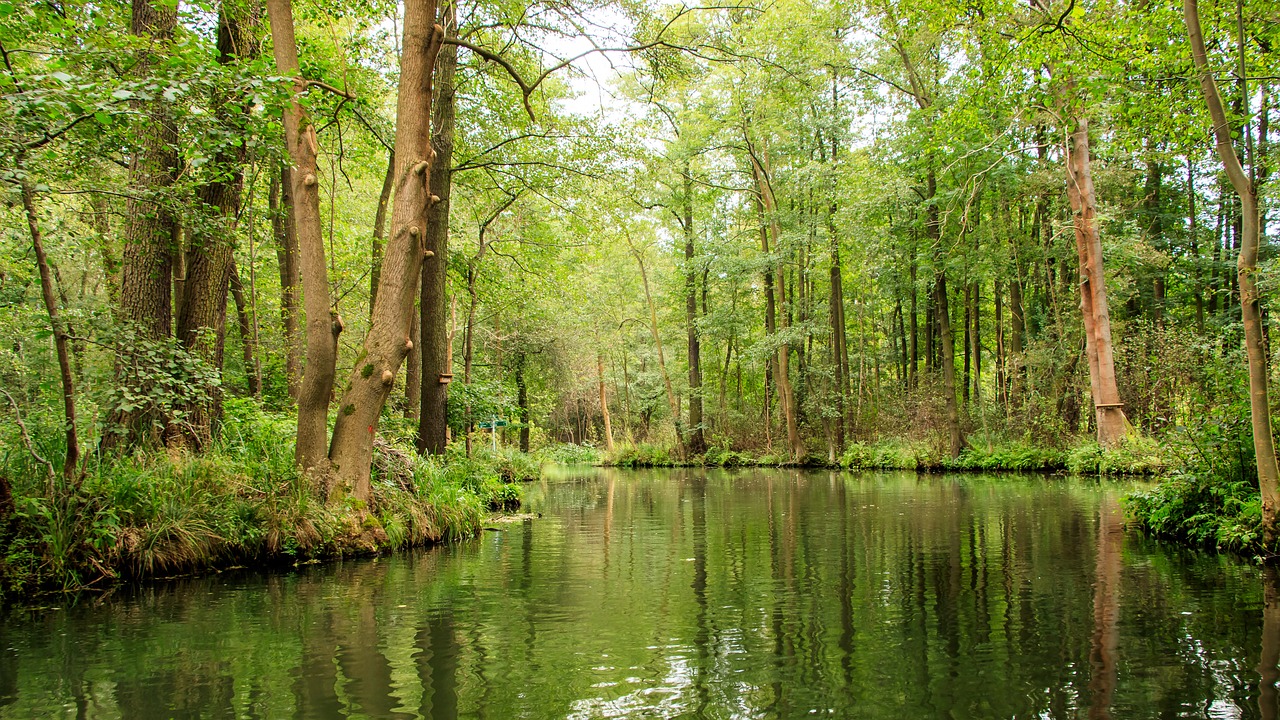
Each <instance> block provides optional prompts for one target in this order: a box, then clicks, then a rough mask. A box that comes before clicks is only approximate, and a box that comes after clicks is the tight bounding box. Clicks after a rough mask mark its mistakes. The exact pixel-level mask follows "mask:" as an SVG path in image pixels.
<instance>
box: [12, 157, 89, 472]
mask: <svg viewBox="0 0 1280 720" xmlns="http://www.w3.org/2000/svg"><path fill="white" fill-rule="evenodd" d="M17 164H18V165H19V166H21V164H22V161H21V160H19V161H18V163H17ZM22 207H23V209H24V210H25V211H26V215H27V229H28V230H30V232H31V246H32V248H34V249H35V252H36V268H37V269H38V270H39V271H40V294H41V297H43V298H44V309H45V312H47V313H48V314H49V324H50V325H51V326H52V328H53V347H54V350H55V351H56V352H57V355H58V374H59V377H60V379H61V380H62V412H63V422H64V432H65V433H66V435H65V437H66V443H67V452H66V455H65V456H64V457H63V461H62V477H63V479H65V480H67V481H68V482H70V481H71V479H72V478H73V477H75V472H76V465H77V464H79V462H80V436H79V432H78V425H77V423H76V386H75V381H74V380H73V379H72V375H71V358H70V356H69V354H68V353H67V324H66V322H65V321H64V320H63V319H62V317H61V314H60V313H59V312H58V299H57V296H56V294H55V292H54V287H53V276H52V274H51V273H50V271H49V258H48V256H46V255H45V253H44V239H43V237H42V236H41V233H40V216H39V215H38V214H37V213H36V201H35V193H34V192H33V191H32V190H31V183H30V182H29V181H28V180H27V179H25V178H24V179H23V180H22Z"/></svg>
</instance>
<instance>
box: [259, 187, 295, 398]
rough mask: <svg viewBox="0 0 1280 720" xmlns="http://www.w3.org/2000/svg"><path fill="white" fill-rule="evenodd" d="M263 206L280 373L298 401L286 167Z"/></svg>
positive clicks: (292, 229) (292, 244) (290, 192)
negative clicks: (275, 293) (273, 265)
mask: <svg viewBox="0 0 1280 720" xmlns="http://www.w3.org/2000/svg"><path fill="white" fill-rule="evenodd" d="M267 204H268V206H269V207H270V209H271V236H272V238H273V239H274V240H275V243H276V260H277V263H278V265H279V268H280V324H281V327H282V328H283V329H284V372H285V382H286V383H287V387H288V390H289V397H290V398H291V399H293V400H294V401H295V402H297V400H298V389H299V386H300V382H301V379H302V345H301V343H300V342H299V337H298V294H299V289H300V288H299V285H300V284H301V282H302V279H301V276H300V275H299V272H298V255H299V251H298V233H297V231H296V228H295V226H294V220H293V172H292V171H291V170H290V169H289V167H288V166H287V165H286V166H284V167H282V168H280V172H279V174H278V175H277V176H276V177H274V178H272V180H271V191H270V193H269V195H268V199H267Z"/></svg>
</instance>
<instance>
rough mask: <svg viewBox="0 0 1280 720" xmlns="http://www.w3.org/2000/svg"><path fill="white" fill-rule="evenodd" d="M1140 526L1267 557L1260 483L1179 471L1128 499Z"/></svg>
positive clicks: (1168, 535)
mask: <svg viewBox="0 0 1280 720" xmlns="http://www.w3.org/2000/svg"><path fill="white" fill-rule="evenodd" d="M1126 504H1127V507H1128V511H1129V515H1130V516H1131V517H1132V518H1133V519H1134V521H1135V522H1136V524H1137V525H1138V527H1139V528H1141V529H1142V530H1143V531H1145V532H1147V533H1150V534H1151V535H1155V536H1157V537H1163V538H1172V539H1177V540H1184V541H1188V542H1190V543H1192V544H1197V545H1207V546H1211V547H1214V548H1217V549H1219V550H1230V551H1234V552H1239V553H1244V554H1251V555H1256V556H1264V555H1269V554H1273V553H1274V548H1270V549H1269V548H1266V547H1264V546H1263V544H1262V532H1261V524H1262V496H1261V495H1260V494H1259V492H1258V488H1257V484H1256V483H1255V482H1252V481H1250V480H1245V479H1242V478H1239V477H1237V478H1223V477H1213V476H1207V475H1198V474H1195V473H1192V472H1183V471H1179V472H1177V473H1175V474H1173V475H1172V476H1170V477H1168V478H1166V479H1165V480H1164V481H1163V482H1161V483H1160V484H1159V485H1157V486H1156V487H1155V488H1154V489H1152V490H1148V491H1146V492H1138V493H1134V494H1133V495H1131V496H1129V498H1127V500H1126Z"/></svg>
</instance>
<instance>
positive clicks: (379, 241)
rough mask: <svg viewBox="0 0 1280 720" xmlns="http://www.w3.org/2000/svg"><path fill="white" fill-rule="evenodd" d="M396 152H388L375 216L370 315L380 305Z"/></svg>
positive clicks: (371, 260) (370, 283)
mask: <svg viewBox="0 0 1280 720" xmlns="http://www.w3.org/2000/svg"><path fill="white" fill-rule="evenodd" d="M395 171H396V150H395V148H391V149H390V150H388V151H387V172H386V174H384V175H383V176H382V192H381V193H379V194H378V210H377V212H375V213H374V215H373V244H372V246H371V248H370V250H371V252H370V257H369V313H370V315H372V314H373V306H374V305H376V304H377V303H378V281H379V280H381V279H382V247H383V245H385V244H386V240H387V206H388V204H390V202H391V189H392V186H393V185H394V183H395Z"/></svg>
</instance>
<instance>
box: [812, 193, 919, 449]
mask: <svg viewBox="0 0 1280 720" xmlns="http://www.w3.org/2000/svg"><path fill="white" fill-rule="evenodd" d="M835 216H836V204H835V202H832V203H831V204H830V205H829V206H828V207H827V234H828V236H829V241H830V243H831V251H830V252H831V271H830V272H831V278H830V284H831V287H830V293H831V298H830V304H831V307H830V308H829V309H828V315H829V316H830V318H831V360H832V363H831V364H832V366H833V367H834V369H835V371H836V378H835V380H836V392H835V396H836V433H835V434H836V437H835V441H836V452H837V453H841V452H844V444H845V436H846V433H847V432H848V428H849V424H850V423H849V422H848V403H849V346H848V341H849V338H848V333H847V330H846V328H845V320H844V274H843V271H842V269H841V266H840V239H839V236H838V235H837V234H836V220H835ZM898 311H899V317H901V311H902V306H901V303H899V305H898Z"/></svg>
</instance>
